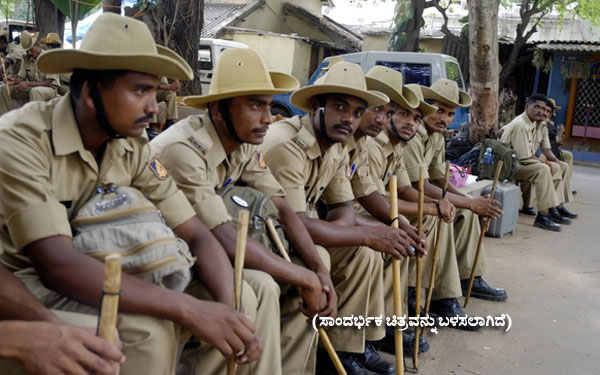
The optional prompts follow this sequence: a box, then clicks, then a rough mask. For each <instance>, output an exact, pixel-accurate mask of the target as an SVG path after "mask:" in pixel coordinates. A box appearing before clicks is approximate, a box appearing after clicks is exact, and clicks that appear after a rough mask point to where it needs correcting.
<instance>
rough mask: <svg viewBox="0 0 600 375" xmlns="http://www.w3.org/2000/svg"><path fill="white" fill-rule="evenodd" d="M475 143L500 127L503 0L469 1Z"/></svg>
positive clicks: (473, 139) (473, 140) (472, 130)
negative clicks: (499, 101) (499, 43)
mask: <svg viewBox="0 0 600 375" xmlns="http://www.w3.org/2000/svg"><path fill="white" fill-rule="evenodd" d="M467 3H468V6H469V47H470V48H469V71H470V76H471V79H470V81H471V96H472V97H473V104H472V105H471V119H470V123H471V129H470V134H469V138H470V140H471V142H472V143H476V142H480V141H482V140H483V139H484V138H487V137H490V136H492V135H493V134H494V133H495V131H496V128H497V126H498V73H499V64H498V9H499V6H500V0H468V1H467Z"/></svg>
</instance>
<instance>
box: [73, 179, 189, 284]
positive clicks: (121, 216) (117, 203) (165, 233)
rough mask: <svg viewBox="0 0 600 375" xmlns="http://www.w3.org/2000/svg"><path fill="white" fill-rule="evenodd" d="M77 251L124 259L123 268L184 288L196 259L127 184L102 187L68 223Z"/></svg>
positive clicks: (155, 211)
mask: <svg viewBox="0 0 600 375" xmlns="http://www.w3.org/2000/svg"><path fill="white" fill-rule="evenodd" d="M71 229H72V231H73V247H74V248H75V250H76V251H78V252H80V253H82V254H85V255H88V256H91V257H93V258H96V259H98V260H100V261H104V258H105V257H106V256H107V255H109V254H112V253H119V254H121V256H122V257H123V265H122V269H123V272H125V273H127V274H129V275H132V276H136V277H138V278H140V279H142V280H146V281H148V282H150V283H153V284H156V285H160V286H162V287H165V288H168V289H171V290H175V291H178V292H182V291H183V290H184V289H185V288H186V286H187V285H188V284H189V282H190V280H191V272H190V268H191V267H192V266H193V264H194V262H195V258H194V257H192V255H191V253H190V251H189V248H188V245H187V244H186V243H185V242H184V241H183V240H181V239H180V238H177V236H176V235H175V233H174V232H173V231H172V230H171V228H169V227H168V226H167V225H166V224H165V221H164V220H163V217H162V215H161V213H160V211H159V210H158V208H156V206H154V204H152V203H151V202H150V201H149V200H147V199H146V198H145V197H144V195H143V194H142V193H141V192H140V191H138V190H136V189H134V188H131V187H125V186H120V187H116V186H115V185H113V184H108V185H102V186H100V187H99V188H98V192H97V194H96V195H94V196H93V197H92V198H91V199H90V200H89V201H88V202H86V203H85V204H84V205H83V207H81V209H80V210H79V211H78V212H77V215H76V216H75V218H74V219H73V220H72V221H71Z"/></svg>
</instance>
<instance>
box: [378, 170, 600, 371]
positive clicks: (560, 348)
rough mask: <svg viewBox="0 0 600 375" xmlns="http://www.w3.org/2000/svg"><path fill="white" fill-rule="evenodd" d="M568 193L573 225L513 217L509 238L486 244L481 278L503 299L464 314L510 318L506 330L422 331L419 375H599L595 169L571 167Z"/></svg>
mask: <svg viewBox="0 0 600 375" xmlns="http://www.w3.org/2000/svg"><path fill="white" fill-rule="evenodd" d="M573 187H574V188H575V189H577V190H578V194H577V195H575V201H574V202H572V203H569V204H567V208H569V209H570V210H572V211H573V212H576V213H578V214H579V218H577V219H575V220H574V222H573V224H571V225H570V226H566V225H565V226H563V229H562V232H560V233H554V232H549V231H545V230H542V229H539V228H535V227H533V225H532V224H533V217H530V216H525V215H520V216H519V225H518V226H517V231H516V233H515V234H514V235H513V236H507V237H504V238H502V239H495V238H488V237H486V239H485V242H484V244H485V247H486V251H487V261H488V274H487V276H486V277H485V279H486V280H487V281H488V282H489V283H490V285H492V286H502V287H505V288H506V289H507V292H508V300H507V301H506V302H501V303H497V302H496V303H494V302H487V301H483V300H478V299H471V301H470V302H469V307H468V308H467V312H468V313H469V314H471V315H477V316H487V315H492V316H498V315H500V314H502V313H506V314H509V315H510V317H511V318H512V328H511V329H510V331H509V332H504V331H501V330H500V329H498V328H483V329H482V330H480V331H478V332H464V331H459V330H455V329H451V328H440V329H439V330H438V332H439V333H438V334H437V335H435V334H432V333H431V332H427V333H426V337H427V338H428V339H429V340H430V344H431V349H430V350H429V352H427V353H425V354H422V355H421V357H420V363H419V373H420V374H458V375H463V374H464V375H473V374H476V375H479V374H527V375H535V374H540V375H542V374H544V375H546V374H599V373H600V226H599V224H600V168H597V167H590V166H581V165H576V166H575V168H574V173H573ZM462 300H464V299H461V302H463V301H462ZM387 358H388V359H391V358H392V357H391V356H390V357H387ZM406 364H407V366H409V367H410V366H412V361H411V360H410V359H409V358H406Z"/></svg>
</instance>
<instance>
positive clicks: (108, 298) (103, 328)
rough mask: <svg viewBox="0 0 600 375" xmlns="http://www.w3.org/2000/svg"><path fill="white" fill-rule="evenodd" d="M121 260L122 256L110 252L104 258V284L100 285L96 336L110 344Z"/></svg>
mask: <svg viewBox="0 0 600 375" xmlns="http://www.w3.org/2000/svg"><path fill="white" fill-rule="evenodd" d="M122 260H123V258H122V257H121V255H120V254H110V255H108V256H107V257H106V258H104V284H103V286H102V303H101V307H100V322H99V323H98V336H99V337H102V338H103V339H104V340H106V341H108V342H109V343H111V344H112V343H114V342H115V331H116V327H117V315H118V312H119V293H120V291H121V263H122Z"/></svg>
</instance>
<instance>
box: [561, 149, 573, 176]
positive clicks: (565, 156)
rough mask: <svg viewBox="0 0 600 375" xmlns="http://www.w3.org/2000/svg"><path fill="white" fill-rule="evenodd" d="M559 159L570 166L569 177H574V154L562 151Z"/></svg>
mask: <svg viewBox="0 0 600 375" xmlns="http://www.w3.org/2000/svg"><path fill="white" fill-rule="evenodd" d="M559 159H560V160H562V161H564V162H565V163H567V164H569V176H571V177H572V175H573V153H572V152H571V151H567V150H561V153H560V158H559Z"/></svg>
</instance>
